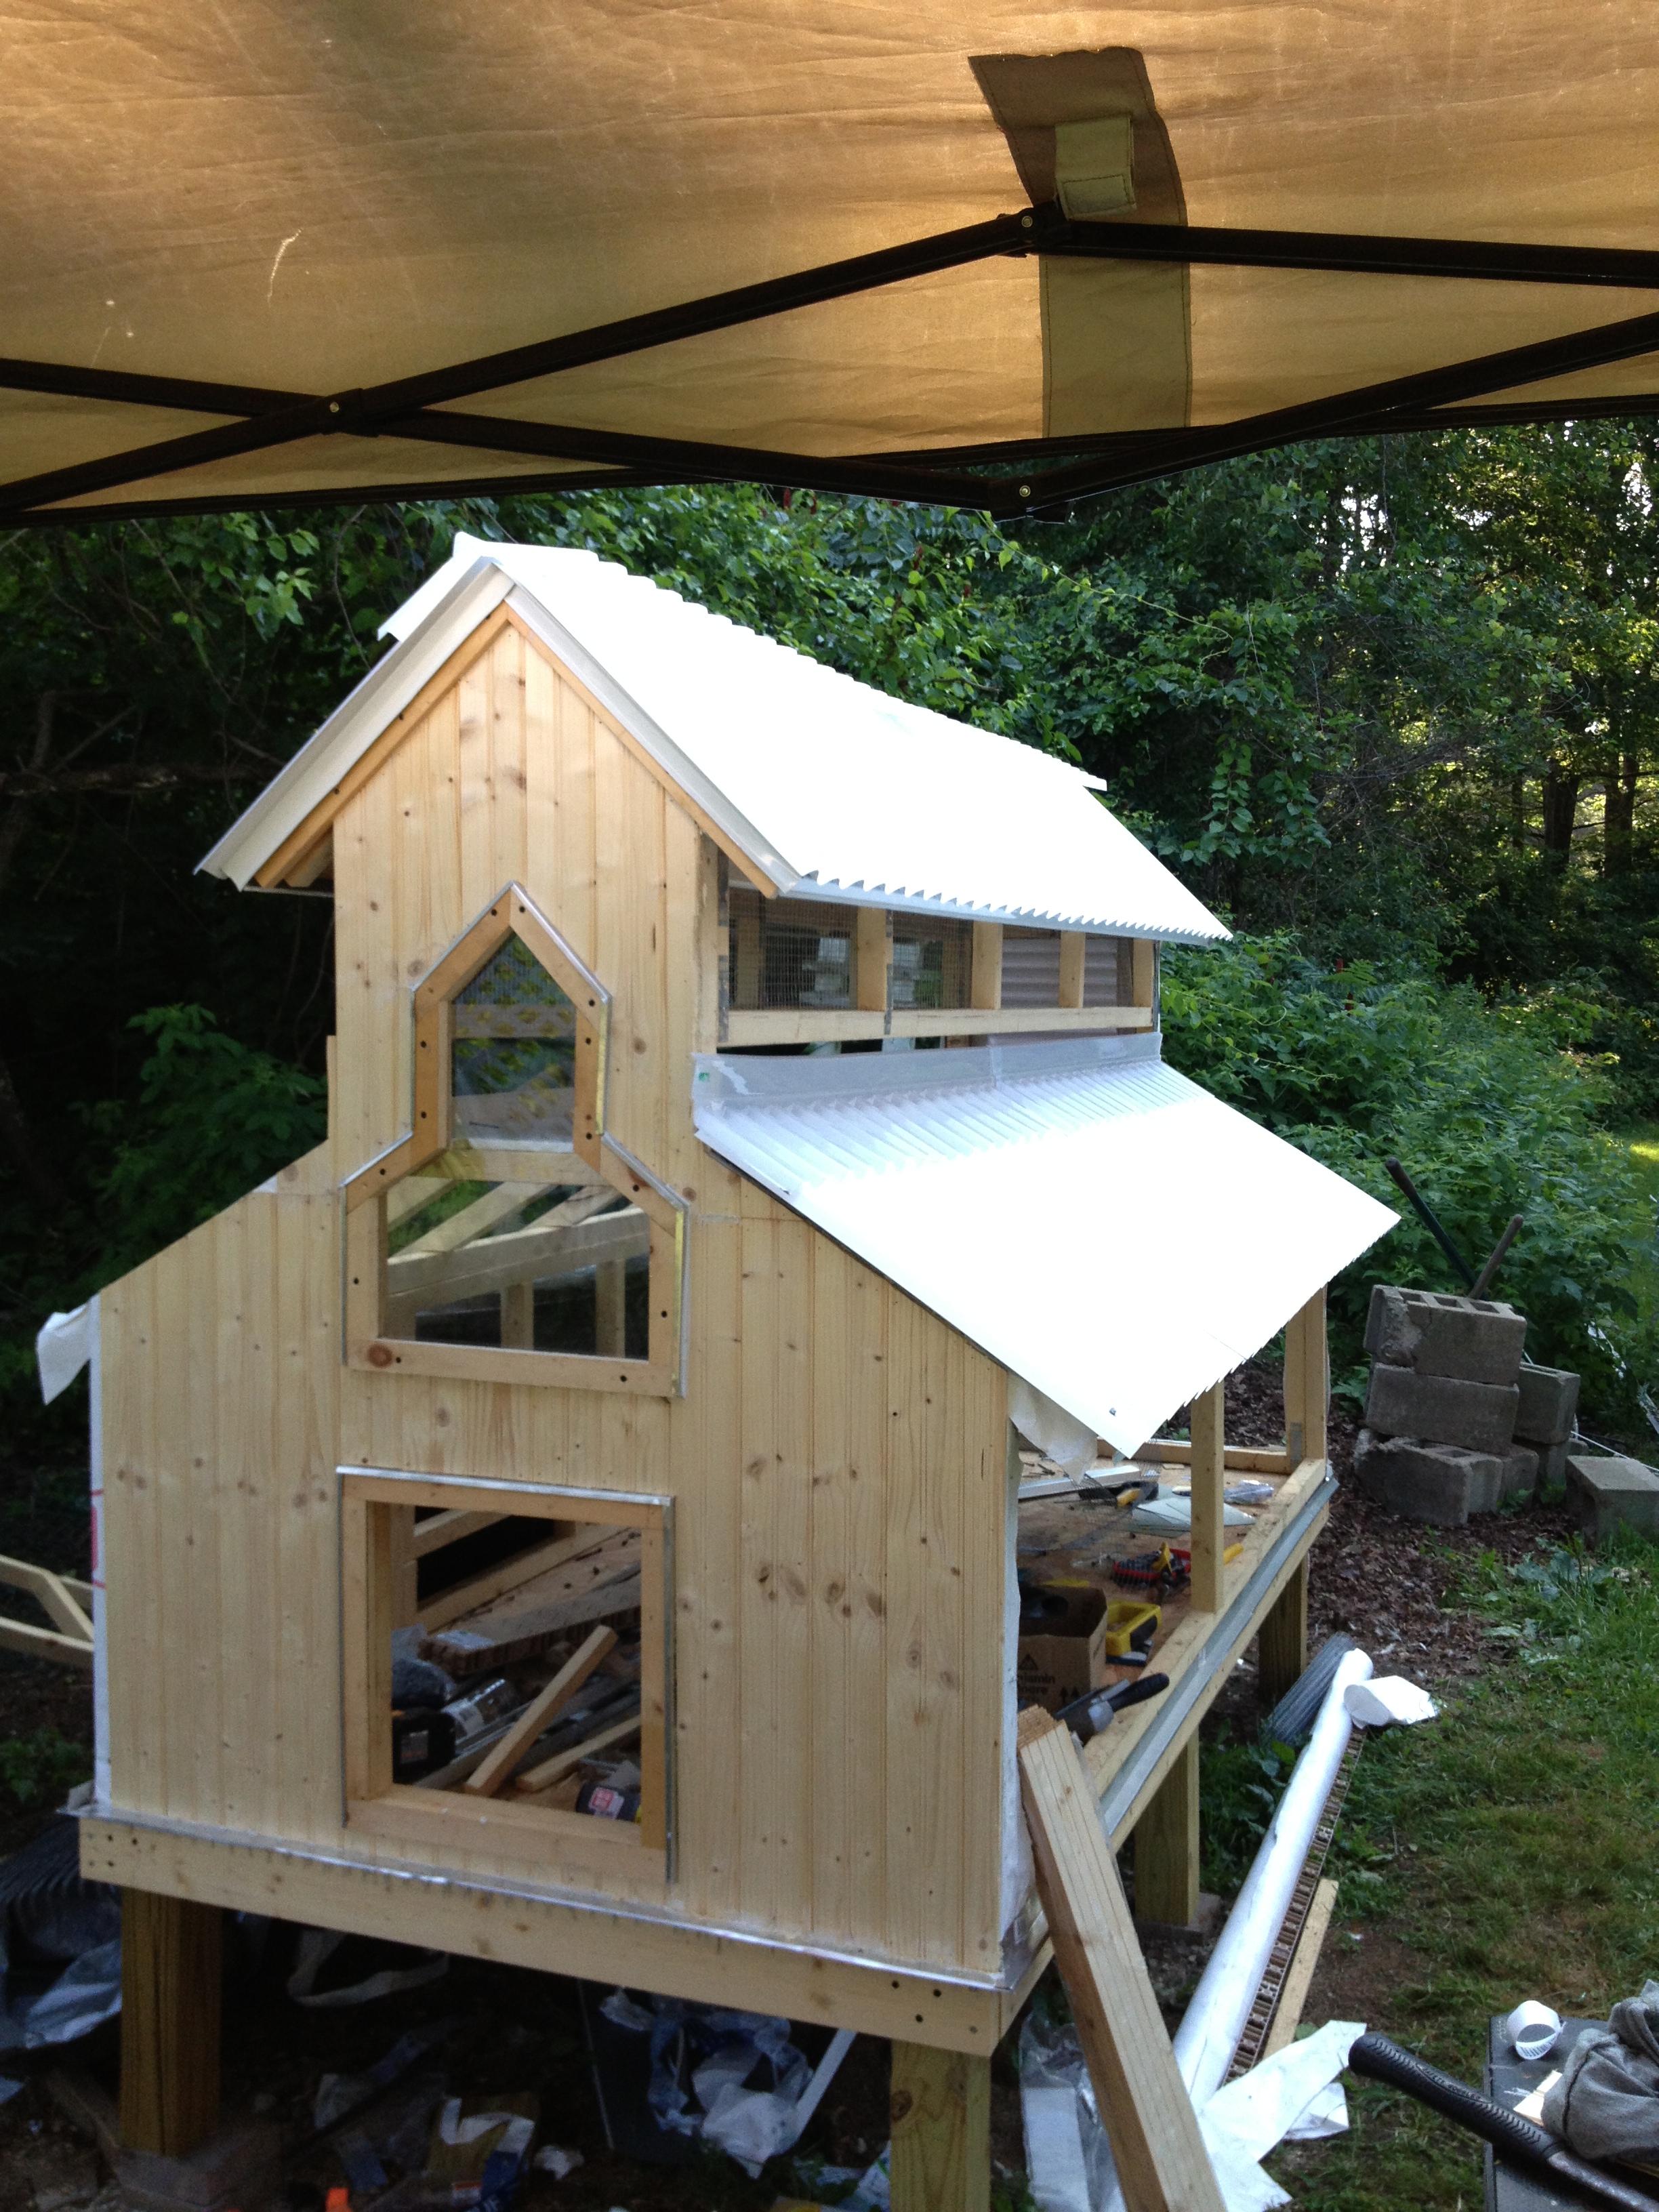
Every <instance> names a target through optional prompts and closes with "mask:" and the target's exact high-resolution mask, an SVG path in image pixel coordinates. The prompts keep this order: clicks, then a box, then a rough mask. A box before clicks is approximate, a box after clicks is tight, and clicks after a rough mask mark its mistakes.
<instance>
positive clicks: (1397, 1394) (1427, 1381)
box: [1365, 1359, 1521, 1453]
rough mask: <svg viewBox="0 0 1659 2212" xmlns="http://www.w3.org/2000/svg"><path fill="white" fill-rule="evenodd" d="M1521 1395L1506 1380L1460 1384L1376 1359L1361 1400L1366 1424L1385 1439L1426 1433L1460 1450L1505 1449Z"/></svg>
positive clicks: (1426, 1435) (1443, 1376) (1450, 1379)
mask: <svg viewBox="0 0 1659 2212" xmlns="http://www.w3.org/2000/svg"><path fill="white" fill-rule="evenodd" d="M1520 1398H1521V1393H1520V1392H1519V1391H1518V1390H1517V1389H1516V1387H1515V1385H1514V1384H1513V1383H1510V1386H1509V1388H1508V1389H1499V1388H1498V1386H1497V1385H1496V1384H1495V1383H1464V1382H1462V1381H1460V1380H1459V1379H1458V1378H1457V1377H1456V1376H1450V1375H1418V1374H1415V1373H1413V1370H1411V1369H1410V1368H1409V1367H1390V1366H1389V1365H1388V1364H1387V1363H1386V1362H1384V1361H1383V1360H1380V1359H1379V1360H1378V1361H1377V1363H1376V1365H1375V1366H1374V1367H1373V1368H1372V1369H1371V1387H1370V1392H1369V1393H1368V1394H1367V1396H1366V1399H1365V1426H1366V1427H1367V1428H1368V1429H1375V1430H1376V1432H1377V1433H1378V1435H1379V1436H1384V1437H1429V1438H1431V1440H1432V1442H1434V1443H1437V1444H1462V1447H1463V1449H1464V1450H1465V1451H1476V1452H1500V1453H1501V1452H1506V1451H1507V1450H1508V1449H1509V1448H1510V1438H1511V1437H1513V1436H1514V1434H1515V1409H1516V1406H1517V1405H1518V1404H1519V1402H1520Z"/></svg>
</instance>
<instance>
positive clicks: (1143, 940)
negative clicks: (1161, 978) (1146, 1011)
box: [1131, 937, 1158, 1008]
mask: <svg viewBox="0 0 1659 2212" xmlns="http://www.w3.org/2000/svg"><path fill="white" fill-rule="evenodd" d="M1132 942H1133V946H1134V957H1133V962H1132V963H1131V967H1132V972H1133V983H1132V985H1131V988H1132V990H1133V999H1132V1000H1131V1004H1132V1005H1133V1006H1146V1007H1150V1008H1156V1007H1157V1005H1158V945H1157V944H1156V943H1155V941H1154V940H1153V939H1152V938H1150V937H1137V938H1134V939H1132Z"/></svg>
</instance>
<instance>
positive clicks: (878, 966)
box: [853, 906, 893, 1014]
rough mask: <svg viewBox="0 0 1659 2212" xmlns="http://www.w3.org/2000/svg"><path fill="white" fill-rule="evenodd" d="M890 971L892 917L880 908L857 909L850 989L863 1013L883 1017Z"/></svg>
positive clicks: (891, 964) (864, 907) (884, 909)
mask: <svg viewBox="0 0 1659 2212" xmlns="http://www.w3.org/2000/svg"><path fill="white" fill-rule="evenodd" d="M892 968H893V917H892V915H890V914H889V913H888V911H887V909H886V908H884V907H879V906H861V907H860V908H859V910H858V936H857V939H856V941H855V942H854V948H853V987H854V991H855V993H856V994H857V998H858V1003H859V1005H860V1007H861V1008H862V1009H863V1011H864V1012H866V1013H869V1014H884V1013H885V1012H887V1000H888V993H889V988H890V977H891V974H892Z"/></svg>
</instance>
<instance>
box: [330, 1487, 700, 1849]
mask: <svg viewBox="0 0 1659 2212" xmlns="http://www.w3.org/2000/svg"><path fill="white" fill-rule="evenodd" d="M342 1479H343V1487H344V1499H343V1505H344V1516H345V1527H346V1536H347V1577H346V1588H347V1589H348V1592H351V1593H355V1594H356V1595H355V1597H354V1598H353V1599H351V1600H349V1606H348V1619H347V1622H346V1630H347V1666H348V1699H347V1713H348V1720H347V1741H346V1746H345V1753H346V1766H347V1795H348V1799H349V1819H350V1821H351V1823H352V1824H353V1825H355V1826H365V1827H368V1828H370V1829H372V1830H375V1831H376V1832H381V1833H392V1834H402V1835H406V1836H411V1837H421V1838H426V1839H428V1840H432V1841H437V1840H440V1839H443V1840H446V1841H447V1842H449V1843H451V1844H458V1845H459V1847H460V1848H463V1849H468V1848H470V1849H473V1850H492V1851H502V1852H505V1853H506V1854H507V1855H508V1856H511V1857H517V1858H525V1857H528V1858H531V1859H537V1860H545V1861H546V1862H547V1863H549V1864H550V1866H552V1865H556V1864H557V1863H558V1862H559V1861H560V1860H561V1859H562V1858H574V1861H576V1862H577V1863H581V1864H589V1865H591V1864H592V1863H593V1855H594V1853H595V1852H598V1853H599V1855H600V1857H601V1860H602V1861H603V1860H605V1858H607V1857H609V1856H610V1855H612V1854H616V1853H622V1854H630V1853H632V1854H638V1853H639V1852H641V1851H650V1850H659V1851H662V1852H664V1853H666V1852H667V1850H668V1848H669V1841H670V1837H671V1808H670V1794H671V1793H670V1773H669V1744H670V1741H671V1731H670V1728H669V1713H670V1710H671V1653H670V1650H669V1640H668V1639H669V1636H670V1633H671V1619H672V1613H671V1602H670V1595H669V1578H670V1575H671V1508H670V1505H669V1502H668V1501H667V1500H666V1499H662V1498H639V1497H635V1496H632V1495H620V1494H612V1493H605V1492H592V1491H588V1492H556V1491H552V1490H545V1491H543V1490H537V1491H535V1492H532V1493H530V1499H531V1501H532V1502H529V1503H528V1504H527V1503H526V1493H525V1492H524V1491H522V1490H520V1489H518V1488H516V1487H513V1486H499V1485H489V1484H471V1483H465V1482H459V1481H454V1480H447V1481H444V1482H443V1483H441V1484H438V1483H436V1482H434V1481H428V1480H423V1479H422V1478H418V1477H409V1476H399V1475H396V1474H377V1473H374V1472H372V1471H368V1470H363V1469H344V1470H343V1471H342ZM501 1509H506V1510H501ZM665 1868H666V1859H665Z"/></svg>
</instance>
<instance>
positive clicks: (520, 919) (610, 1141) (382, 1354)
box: [340, 882, 690, 1398]
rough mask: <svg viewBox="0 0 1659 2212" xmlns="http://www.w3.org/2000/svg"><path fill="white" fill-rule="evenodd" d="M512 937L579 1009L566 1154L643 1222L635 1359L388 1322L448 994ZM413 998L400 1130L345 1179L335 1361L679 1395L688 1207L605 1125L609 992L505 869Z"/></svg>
mask: <svg viewBox="0 0 1659 2212" xmlns="http://www.w3.org/2000/svg"><path fill="white" fill-rule="evenodd" d="M509 937H516V938H518V939H520V942H521V943H522V944H523V945H525V947H526V950H527V951H529V952H530V954H531V956H532V958H534V959H535V960H537V961H538V962H539V963H540V964H541V965H542V966H543V967H544V969H546V970H547V972H548V974H549V975H551V976H552V978H553V980H554V981H555V982H556V983H557V984H558V986H559V987H560V988H561V989H562V991H563V992H564V994H565V995H566V997H567V998H568V999H569V1000H570V1001H571V1003H572V1005H573V1006H574V1008H575V1011H576V1065H575V1079H574V1090H575V1098H574V1110H573V1124H572V1138H573V1144H572V1148H571V1156H574V1159H576V1160H580V1162H581V1163H582V1164H583V1166H584V1167H585V1168H586V1169H587V1170H589V1177H590V1178H597V1179H598V1180H599V1182H605V1183H608V1184H609V1185H610V1186H611V1188H612V1189H613V1190H616V1191H617V1192H618V1193H619V1194H621V1195H622V1196H623V1197H625V1198H631V1199H632V1200H634V1202H635V1204H636V1205H637V1206H639V1208H640V1210H641V1212H642V1213H644V1214H645V1215H646V1216H647V1219H648V1221H649V1223H650V1261H649V1265H650V1283H651V1297H650V1308H649V1312H650V1320H649V1332H650V1333H649V1336H648V1340H647V1352H646V1357H645V1358H644V1359H641V1360H630V1359H628V1358H621V1359H617V1358H610V1357H608V1356H607V1355H605V1354H604V1353H600V1352H536V1351H532V1350H528V1349H519V1348H509V1347H507V1346H488V1345H459V1344H438V1343H433V1342H420V1341H417V1340H415V1339H413V1338H403V1337H397V1336H392V1335H391V1334H388V1333H387V1331H386V1206H385V1199H386V1194H387V1193H388V1192H389V1191H391V1190H392V1188H394V1187H395V1186H396V1185H397V1184H398V1183H400V1182H403V1181H404V1180H405V1179H406V1178H407V1177H408V1176H411V1175H416V1174H418V1173H419V1172H420V1170H422V1168H424V1167H428V1166H429V1165H430V1164H431V1163H432V1162H433V1161H434V1160H437V1159H441V1158H444V1156H445V1155H446V1154H447V1153H449V1152H451V1151H452V1150H453V1149H454V1147H453V1115H452V1112H451V1098H450V1081H449V1061H450V1048H451V1046H452V1044H453V1021H452V1008H453V1003H454V1000H455V998H456V996H457V994H459V993H460V992H461V991H464V990H465V988H466V987H467V985H468V984H469V983H470V982H471V981H472V980H473V978H474V977H475V976H476V975H478V974H479V973H480V971H481V970H482V969H483V968H484V967H485V966H486V965H487V964H488V963H489V961H490V960H492V959H493V958H494V957H495V954H496V953H497V952H498V951H500V950H501V946H502V945H504V944H505V943H506V942H507V939H508V938H509ZM614 1004H615V1000H614V998H613V996H612V994H611V992H609V991H608V990H607V989H606V988H605V985H604V984H603V983H601V982H600V981H599V978H598V976H596V975H594V974H593V972H592V969H590V968H588V966H587V965H586V963H585V962H584V961H582V960H580V959H579V958H578V957H577V956H576V954H575V953H574V952H573V951H571V949H570V947H569V945H567V944H566V942H565V940H564V939H563V938H562V937H561V936H560V934H559V933H558V931H557V930H556V929H555V928H554V927H553V925H552V923H551V922H550V921H548V919H547V917H546V915H544V914H543V913H542V912H541V910H540V908H538V906H537V905H536V903H535V902H534V900H533V899H532V897H531V896H530V894H529V892H528V891H526V890H525V889H524V887H523V885H522V884H519V883H516V882H514V883H510V884H507V887H506V889H505V890H502V891H501V893H500V894H499V896H497V897H495V898H494V899H492V900H491V902H490V903H489V906H488V907H487V908H485V909H484V911H483V914H481V915H479V916H478V918H477V921H474V922H473V923H471V925H470V927H467V928H466V929H465V930H464V931H463V932H462V933H461V934H460V936H459V937H458V938H457V939H456V940H455V942H454V943H453V945H451V946H450V947H449V949H448V950H447V951H446V952H444V953H443V954H442V955H441V957H439V958H438V959H437V960H435V962H434V963H433V964H432V966H431V968H429V969H428V971H427V973H426V975H424V976H422V979H421V981H419V982H418V983H416V985H414V986H413V987H412V989H411V991H410V1012H411V1015H412V1018H413V1021H414V1029H415V1038H414V1084H413V1097H412V1101H411V1114H410V1133H409V1134H408V1135H407V1136H405V1137H399V1138H398V1139H395V1140H394V1141H393V1142H392V1144H391V1145H389V1146H387V1147H386V1150H385V1151H384V1152H380V1153H378V1154H377V1155H376V1156H375V1158H373V1159H372V1160H369V1161H368V1162H367V1163H366V1164H365V1165H364V1166H362V1167H361V1168H359V1169H358V1170H356V1173H355V1174H353V1175H350V1176H346V1177H345V1178H344V1180H343V1182H342V1183H341V1186H340V1191H341V1198H342V1200H343V1207H344V1214H345V1234H344V1239H343V1255H342V1257H343V1285H342V1288H343V1297H342V1300H341V1314H342V1320H343V1343H342V1347H341V1356H342V1359H343V1364H345V1365H346V1366H348V1367H351V1368H356V1369H358V1370H362V1371H364V1372H367V1373H370V1374H404V1375H422V1376H437V1377H439V1378H441V1379H444V1380H448V1381H454V1382H482V1383H535V1384H538V1385H541V1386H544V1387H551V1388H554V1389H574V1390H623V1391H629V1392H635V1393H639V1394H641V1395H645V1396H648V1397H658V1398H673V1397H684V1395H685V1389H686V1375H687V1369H688V1365H689V1359H690V1295H689V1293H690V1235H689V1229H690V1205H689V1204H688V1202H687V1201H686V1200H684V1198H682V1197H681V1196H680V1194H679V1193H678V1191H676V1190H674V1189H673V1188H671V1186H670V1185H669V1184H667V1183H665V1182H663V1181H662V1179H661V1178H660V1177H659V1176H655V1175H653V1173H652V1172H651V1170H649V1169H648V1168H647V1167H646V1166H645V1164H644V1163H643V1162H642V1161H641V1160H638V1159H636V1158H635V1156H634V1155H633V1153H631V1152H629V1151H628V1150H627V1149H626V1147H625V1146H622V1145H619V1144H618V1143H617V1141H616V1139H614V1138H613V1137H612V1136H611V1135H610V1134H609V1133H608V1132H607V1130H606V1128H605V1106H606V1063H607V1059H608V1055H609V1048H610V1038H611V1012H612V1009H613V1006H614ZM472 1149H473V1150H474V1151H479V1150H485V1151H487V1150H488V1149H489V1148H487V1147H485V1148H478V1147H473V1148H472ZM562 1156H564V1155H563V1154H562V1147H559V1146H544V1147H540V1148H538V1149H536V1150H534V1151H532V1150H530V1149H528V1148H526V1151H525V1152H522V1153H520V1154H514V1155H513V1158H514V1160H515V1162H516V1163H517V1164H519V1165H520V1166H521V1167H535V1166H539V1167H543V1168H547V1167H548V1166H550V1164H552V1163H555V1162H556V1161H557V1159H558V1158H561V1157H562ZM663 1300H665V1310H664V1307H663V1305H662V1304H661V1303H660V1301H663Z"/></svg>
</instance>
